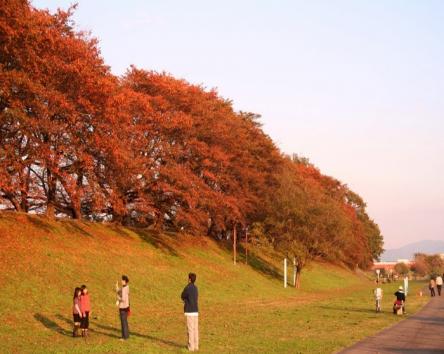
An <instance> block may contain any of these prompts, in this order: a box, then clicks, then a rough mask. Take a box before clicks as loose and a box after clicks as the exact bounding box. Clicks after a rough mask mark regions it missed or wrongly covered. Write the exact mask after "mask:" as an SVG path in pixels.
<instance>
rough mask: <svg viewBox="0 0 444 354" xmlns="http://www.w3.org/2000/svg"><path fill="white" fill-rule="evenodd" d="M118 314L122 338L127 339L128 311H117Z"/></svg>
mask: <svg viewBox="0 0 444 354" xmlns="http://www.w3.org/2000/svg"><path fill="white" fill-rule="evenodd" d="M119 314H120V324H121V325H122V338H123V339H128V338H129V329H128V310H127V309H119Z"/></svg>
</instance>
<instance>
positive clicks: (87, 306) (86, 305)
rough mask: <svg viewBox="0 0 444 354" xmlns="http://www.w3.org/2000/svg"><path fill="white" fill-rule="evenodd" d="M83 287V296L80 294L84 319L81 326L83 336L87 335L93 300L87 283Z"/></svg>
mask: <svg viewBox="0 0 444 354" xmlns="http://www.w3.org/2000/svg"><path fill="white" fill-rule="evenodd" d="M81 289H82V296H80V311H81V313H82V319H81V322H80V328H81V329H82V337H87V336H88V328H89V315H90V314H91V302H90V299H89V292H88V288H87V287H86V285H82V287H81Z"/></svg>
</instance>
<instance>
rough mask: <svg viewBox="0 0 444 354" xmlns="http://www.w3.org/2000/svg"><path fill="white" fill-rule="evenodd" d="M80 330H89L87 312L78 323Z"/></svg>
mask: <svg viewBox="0 0 444 354" xmlns="http://www.w3.org/2000/svg"><path fill="white" fill-rule="evenodd" d="M80 328H81V329H88V328H89V312H88V311H87V312H85V315H84V316H83V317H82V319H81V321H80Z"/></svg>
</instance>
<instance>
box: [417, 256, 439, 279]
mask: <svg viewBox="0 0 444 354" xmlns="http://www.w3.org/2000/svg"><path fill="white" fill-rule="evenodd" d="M411 271H412V272H414V273H415V274H416V275H418V276H421V277H423V276H430V277H432V278H434V277H436V276H438V275H442V274H443V273H444V259H443V258H442V257H441V256H440V255H439V254H425V253H416V254H415V261H414V263H413V265H412V267H411Z"/></svg>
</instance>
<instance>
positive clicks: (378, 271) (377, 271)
mask: <svg viewBox="0 0 444 354" xmlns="http://www.w3.org/2000/svg"><path fill="white" fill-rule="evenodd" d="M380 272H381V271H380V270H379V269H376V275H377V277H378V282H379V273H380Z"/></svg>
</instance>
